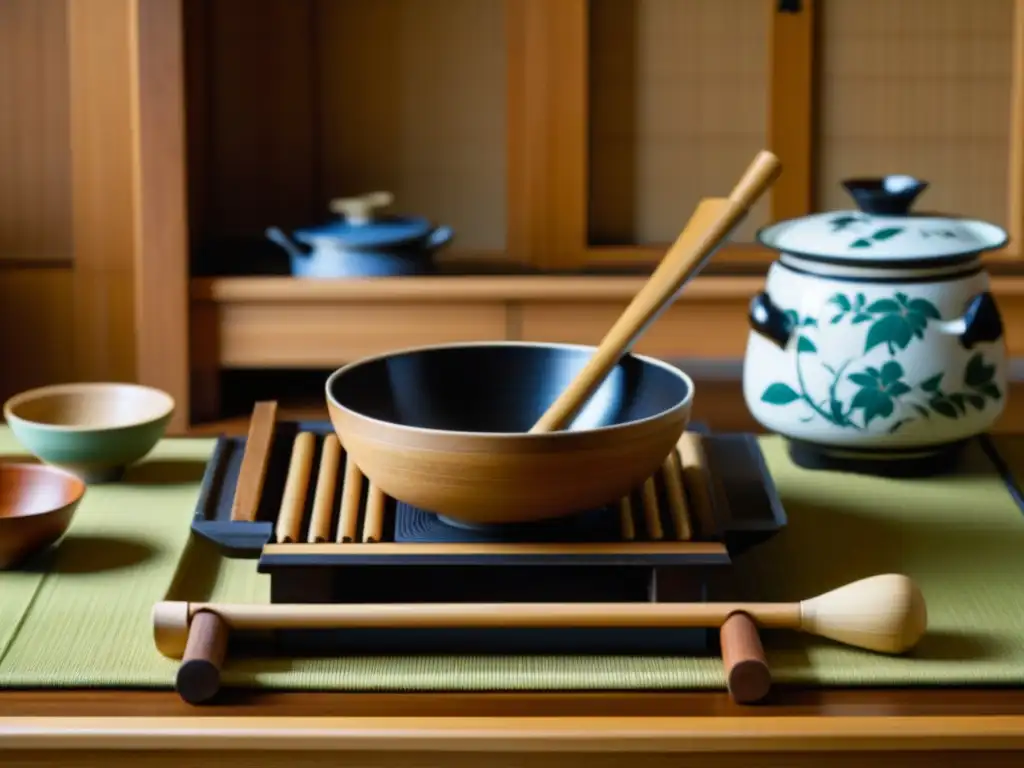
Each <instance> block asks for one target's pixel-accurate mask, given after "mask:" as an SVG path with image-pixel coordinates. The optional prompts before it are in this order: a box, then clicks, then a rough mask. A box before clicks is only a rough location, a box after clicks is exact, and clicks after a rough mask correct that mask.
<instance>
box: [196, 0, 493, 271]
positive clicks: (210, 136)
mask: <svg viewBox="0 0 1024 768" xmlns="http://www.w3.org/2000/svg"><path fill="white" fill-rule="evenodd" d="M185 11H186V23H187V38H188V40H187V44H186V47H187V50H188V55H189V62H188V83H189V85H188V100H189V154H190V173H191V176H192V178H191V180H190V182H189V188H190V195H191V196H192V198H193V200H194V202H193V203H191V205H190V208H191V217H192V225H193V232H192V238H193V240H194V241H197V242H206V243H211V242H212V243H217V242H224V241H230V240H232V239H234V238H244V239H248V238H262V236H263V231H264V229H265V228H266V227H267V226H270V225H279V226H282V227H285V228H288V227H295V226H300V225H304V224H310V223H313V222H316V221H322V220H327V219H329V218H330V217H332V216H333V214H331V213H330V211H329V210H328V203H329V201H330V200H331V198H334V197H341V196H349V195H357V194H361V193H365V192H370V191H374V190H378V189H386V190H389V191H391V192H393V193H394V194H395V204H394V207H393V211H394V212H402V213H415V214H421V215H425V216H428V217H430V218H431V219H433V220H435V221H437V222H438V223H445V224H449V225H451V226H453V227H454V228H455V229H456V233H457V241H456V243H457V244H456V245H454V246H453V249H452V250H459V251H473V252H481V251H482V252H488V253H490V252H495V251H498V252H500V251H503V250H504V247H505V229H506V216H505V177H506V172H505V165H506V153H505V26H504V2H503V0H431V2H429V3H426V2H422V0H345V1H344V2H342V1H340V0H217V2H206V1H205V0H185Z"/></svg>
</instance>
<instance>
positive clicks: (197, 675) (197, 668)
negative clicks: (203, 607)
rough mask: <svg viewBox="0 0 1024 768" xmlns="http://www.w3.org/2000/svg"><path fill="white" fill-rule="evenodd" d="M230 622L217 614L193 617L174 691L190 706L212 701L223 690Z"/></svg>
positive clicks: (208, 612) (208, 613) (201, 612)
mask: <svg viewBox="0 0 1024 768" xmlns="http://www.w3.org/2000/svg"><path fill="white" fill-rule="evenodd" d="M228 635H229V629H228V625H227V623H226V622H225V621H224V620H223V619H222V618H221V617H220V616H218V615H217V614H216V613H211V612H210V611H200V612H199V613H196V614H195V615H194V616H193V617H192V623H191V626H190V627H189V630H188V642H187V644H186V645H185V653H184V654H183V656H182V660H181V665H180V666H179V667H178V673H177V675H176V676H175V679H174V688H175V690H177V691H178V694H179V695H180V696H181V698H182V699H183V700H184V701H186V702H188V703H189V704H201V703H203V702H204V701H209V700H210V699H212V698H213V697H214V696H215V695H216V694H217V691H219V690H220V670H221V666H222V665H223V664H224V657H225V655H226V654H227V649H228Z"/></svg>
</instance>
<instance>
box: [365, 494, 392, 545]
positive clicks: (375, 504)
mask: <svg viewBox="0 0 1024 768" xmlns="http://www.w3.org/2000/svg"><path fill="white" fill-rule="evenodd" d="M386 500H387V498H386V497H385V496H384V491H382V490H381V489H380V488H378V487H377V486H376V485H374V484H373V483H370V487H369V488H368V489H367V494H366V516H365V517H364V518H363V542H364V543H370V542H377V541H380V540H381V538H383V533H384V505H385V502H386Z"/></svg>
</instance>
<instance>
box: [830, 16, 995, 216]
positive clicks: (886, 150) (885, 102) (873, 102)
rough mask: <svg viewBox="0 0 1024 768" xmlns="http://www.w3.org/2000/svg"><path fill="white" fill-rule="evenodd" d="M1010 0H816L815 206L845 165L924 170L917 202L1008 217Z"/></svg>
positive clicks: (839, 193)
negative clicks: (818, 2)
mask: <svg viewBox="0 0 1024 768" xmlns="http://www.w3.org/2000/svg"><path fill="white" fill-rule="evenodd" d="M1013 12H1014V2H1013V0H985V1H984V2H964V0H899V2H892V1H891V0H827V2H824V3H822V4H821V8H820V11H819V13H820V15H821V42H820V51H821V53H820V61H821V72H820V78H819V105H820V109H819V115H820V117H819V124H818V142H819V147H820V153H819V156H818V167H817V182H818V184H817V186H818V195H817V200H816V205H817V208H818V209H820V210H829V209H835V208H847V207H850V205H851V201H850V199H849V196H848V195H847V194H846V192H845V191H844V190H843V189H842V188H841V187H840V186H839V182H840V181H841V180H842V179H843V178H846V177H848V176H853V175H871V174H887V173H908V174H913V175H916V176H919V177H921V178H924V179H927V180H928V181H930V182H931V187H930V188H929V189H928V191H927V192H925V194H924V195H922V197H921V203H920V207H921V208H922V209H932V210H934V209H939V210H944V211H949V212H954V213H959V214H963V215H968V216H977V217H980V218H984V219H987V220H990V221H992V222H994V223H997V224H1000V225H1006V224H1008V223H1009V222H1008V205H1009V203H1008V188H1009V175H1008V170H1007V169H1008V167H1009V157H1010V156H1009V148H1010V134H1009V131H1010V106H1011V84H1012V78H1013V58H1012V38H1013V27H1014V25H1013Z"/></svg>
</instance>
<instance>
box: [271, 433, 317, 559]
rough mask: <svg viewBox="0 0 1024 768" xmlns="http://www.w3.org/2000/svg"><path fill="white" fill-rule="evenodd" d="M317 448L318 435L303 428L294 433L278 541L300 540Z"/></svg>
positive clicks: (279, 520) (277, 533) (288, 542)
mask: <svg viewBox="0 0 1024 768" xmlns="http://www.w3.org/2000/svg"><path fill="white" fill-rule="evenodd" d="M315 450H316V436H315V435H314V434H313V433H312V432H300V433H299V434H298V435H296V436H295V442H294V443H293V444H292V458H291V461H290V462H289V464H288V478H287V480H285V485H284V496H283V497H282V498H281V511H280V512H279V513H278V516H277V526H276V529H275V531H274V533H275V535H276V537H277V543H278V544H290V543H293V542H297V541H298V540H299V536H300V533H301V531H302V514H303V512H305V510H306V494H307V493H308V492H309V480H310V475H311V474H312V473H313V452H314V451H315Z"/></svg>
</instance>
